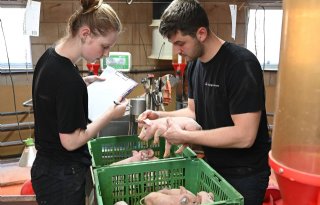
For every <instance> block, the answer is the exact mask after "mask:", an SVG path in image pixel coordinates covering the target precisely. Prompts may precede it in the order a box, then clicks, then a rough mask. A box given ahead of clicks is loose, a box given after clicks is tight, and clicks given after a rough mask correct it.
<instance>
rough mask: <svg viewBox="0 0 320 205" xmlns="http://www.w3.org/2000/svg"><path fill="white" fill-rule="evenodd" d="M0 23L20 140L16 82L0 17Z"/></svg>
mask: <svg viewBox="0 0 320 205" xmlns="http://www.w3.org/2000/svg"><path fill="white" fill-rule="evenodd" d="M0 25H1V30H2V36H3V40H4V46H5V49H6V54H7V60H8V69H9V76H10V81H11V86H12V94H13V105H14V111H15V116H16V120H17V123H18V133H19V138H20V140H21V141H23V140H22V137H21V132H20V123H19V118H18V114H17V103H16V92H15V88H14V83H13V79H12V72H11V66H10V60H9V53H8V47H7V42H6V37H5V33H4V30H3V25H2V20H1V19H0Z"/></svg>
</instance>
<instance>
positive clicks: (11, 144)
mask: <svg viewBox="0 0 320 205" xmlns="http://www.w3.org/2000/svg"><path fill="white" fill-rule="evenodd" d="M23 144H24V143H23V142H22V141H21V140H16V141H10V142H0V147H7V146H16V145H23Z"/></svg>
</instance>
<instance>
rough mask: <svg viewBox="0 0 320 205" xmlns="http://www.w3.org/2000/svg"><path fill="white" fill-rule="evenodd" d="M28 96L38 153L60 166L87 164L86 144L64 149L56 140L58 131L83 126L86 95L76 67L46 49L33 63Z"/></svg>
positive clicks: (66, 131) (86, 121)
mask: <svg viewBox="0 0 320 205" xmlns="http://www.w3.org/2000/svg"><path fill="white" fill-rule="evenodd" d="M32 99H33V109H34V118H35V128H34V130H35V145H36V149H37V151H38V155H39V156H44V157H46V158H48V159H50V160H51V161H53V162H54V163H56V164H61V165H69V164H84V165H90V164H91V156H90V154H89V152H88V147H87V145H84V146H82V147H80V148H78V149H76V150H74V151H68V150H66V149H65V148H64V147H63V146H62V144H61V141H60V137H59V133H72V132H73V131H75V130H76V129H78V128H81V129H86V127H87V123H88V94H87V87H86V84H85V83H84V81H83V79H82V77H81V76H80V75H79V71H78V69H77V67H76V66H74V65H73V63H72V62H71V61H70V60H69V59H68V58H65V57H63V56H60V55H58V54H57V53H56V52H55V50H54V48H49V49H48V50H47V51H46V52H45V53H44V54H43V55H42V56H41V58H40V59H39V61H38V62H37V65H36V67H35V71H34V76H33V84H32Z"/></svg>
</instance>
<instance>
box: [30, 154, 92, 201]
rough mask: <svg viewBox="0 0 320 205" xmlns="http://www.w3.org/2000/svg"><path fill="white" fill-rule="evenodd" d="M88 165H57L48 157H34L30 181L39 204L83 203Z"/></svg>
mask: <svg viewBox="0 0 320 205" xmlns="http://www.w3.org/2000/svg"><path fill="white" fill-rule="evenodd" d="M87 172H88V167H86V166H83V165H79V164H74V165H66V166H63V165H57V164H54V163H52V162H50V160H49V159H46V158H43V157H39V156H37V158H36V159H35V161H34V163H33V166H32V169H31V181H32V186H33V189H34V192H35V194H36V199H37V203H38V204H39V205H44V204H46V205H85V185H86V175H87Z"/></svg>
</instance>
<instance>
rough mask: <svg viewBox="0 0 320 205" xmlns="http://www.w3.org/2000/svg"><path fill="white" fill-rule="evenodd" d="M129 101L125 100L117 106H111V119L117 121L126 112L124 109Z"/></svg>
mask: <svg viewBox="0 0 320 205" xmlns="http://www.w3.org/2000/svg"><path fill="white" fill-rule="evenodd" d="M128 103H129V101H128V100H127V99H126V98H125V99H123V100H121V101H120V102H119V104H114V105H112V107H111V109H112V119H118V118H120V117H122V116H123V115H124V113H125V112H126V107H127V105H128Z"/></svg>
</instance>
